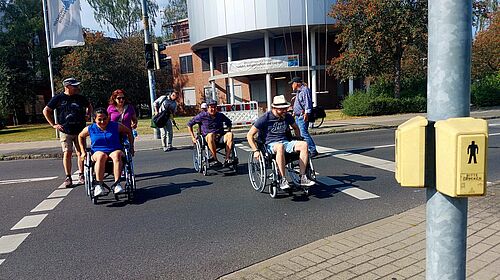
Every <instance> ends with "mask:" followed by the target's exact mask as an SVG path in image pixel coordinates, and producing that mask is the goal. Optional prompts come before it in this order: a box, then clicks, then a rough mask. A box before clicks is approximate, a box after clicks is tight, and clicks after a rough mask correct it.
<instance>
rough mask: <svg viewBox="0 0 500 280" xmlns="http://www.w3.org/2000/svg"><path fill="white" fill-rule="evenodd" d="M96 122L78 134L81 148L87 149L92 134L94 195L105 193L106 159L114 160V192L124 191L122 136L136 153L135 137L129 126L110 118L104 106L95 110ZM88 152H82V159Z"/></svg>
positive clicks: (131, 150) (131, 151) (132, 151)
mask: <svg viewBox="0 0 500 280" xmlns="http://www.w3.org/2000/svg"><path fill="white" fill-rule="evenodd" d="M94 114H95V118H94V123H93V124H91V125H89V126H87V127H85V128H84V129H83V130H82V132H80V134H79V135H78V140H79V143H80V148H82V151H85V148H86V139H87V137H88V136H90V143H91V153H92V161H94V162H95V173H96V174H95V176H96V180H97V185H96V186H95V189H94V195H95V196H100V195H103V194H104V187H103V180H104V173H105V167H106V161H108V160H109V159H111V160H112V161H113V175H114V179H115V183H114V188H113V192H114V193H115V194H119V193H123V192H124V189H123V187H122V186H121V184H120V176H121V172H122V167H123V161H122V158H123V156H124V153H123V151H122V149H123V145H122V140H121V139H122V137H126V138H128V141H129V142H130V153H131V154H132V155H133V154H134V148H133V147H134V138H133V137H132V133H131V131H130V129H129V128H127V127H126V126H124V125H122V124H120V123H117V122H113V121H110V120H109V116H108V112H107V111H106V109H104V108H98V109H97V110H95V111H94ZM85 156H86V153H82V158H81V160H83V161H84V160H85Z"/></svg>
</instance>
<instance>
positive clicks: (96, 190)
mask: <svg viewBox="0 0 500 280" xmlns="http://www.w3.org/2000/svg"><path fill="white" fill-rule="evenodd" d="M103 194H104V188H103V187H102V186H101V185H96V186H95V188H94V196H101V195H103Z"/></svg>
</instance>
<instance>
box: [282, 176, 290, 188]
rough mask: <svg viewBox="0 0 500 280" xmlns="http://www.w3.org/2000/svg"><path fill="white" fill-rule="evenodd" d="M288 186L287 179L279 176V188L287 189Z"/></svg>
mask: <svg viewBox="0 0 500 280" xmlns="http://www.w3.org/2000/svg"><path fill="white" fill-rule="evenodd" d="M289 188H290V185H289V184H288V181H287V180H286V178H285V177H283V178H281V180H280V189H282V190H287V189H289Z"/></svg>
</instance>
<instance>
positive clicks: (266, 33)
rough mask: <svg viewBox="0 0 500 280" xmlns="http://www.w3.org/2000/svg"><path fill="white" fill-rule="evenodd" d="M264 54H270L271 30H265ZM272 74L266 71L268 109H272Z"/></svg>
mask: <svg viewBox="0 0 500 280" xmlns="http://www.w3.org/2000/svg"><path fill="white" fill-rule="evenodd" d="M264 55H265V56H266V57H269V56H270V52H269V32H268V31H266V32H264ZM271 95H272V93H271V74H269V73H266V100H267V103H266V104H267V111H271V103H272V102H271V100H272V97H271Z"/></svg>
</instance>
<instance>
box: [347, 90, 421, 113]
mask: <svg viewBox="0 0 500 280" xmlns="http://www.w3.org/2000/svg"><path fill="white" fill-rule="evenodd" d="M426 106H427V101H426V99H425V97H422V96H419V95H417V96H413V97H408V98H402V99H397V98H394V97H388V96H385V95H377V94H374V93H373V92H371V91H370V92H368V93H367V92H363V91H355V92H354V93H353V94H352V95H349V96H348V97H346V98H345V99H344V101H343V102H342V108H343V109H342V112H343V113H344V114H346V115H349V116H378V115H390V114H397V113H414V112H425V110H426Z"/></svg>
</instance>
